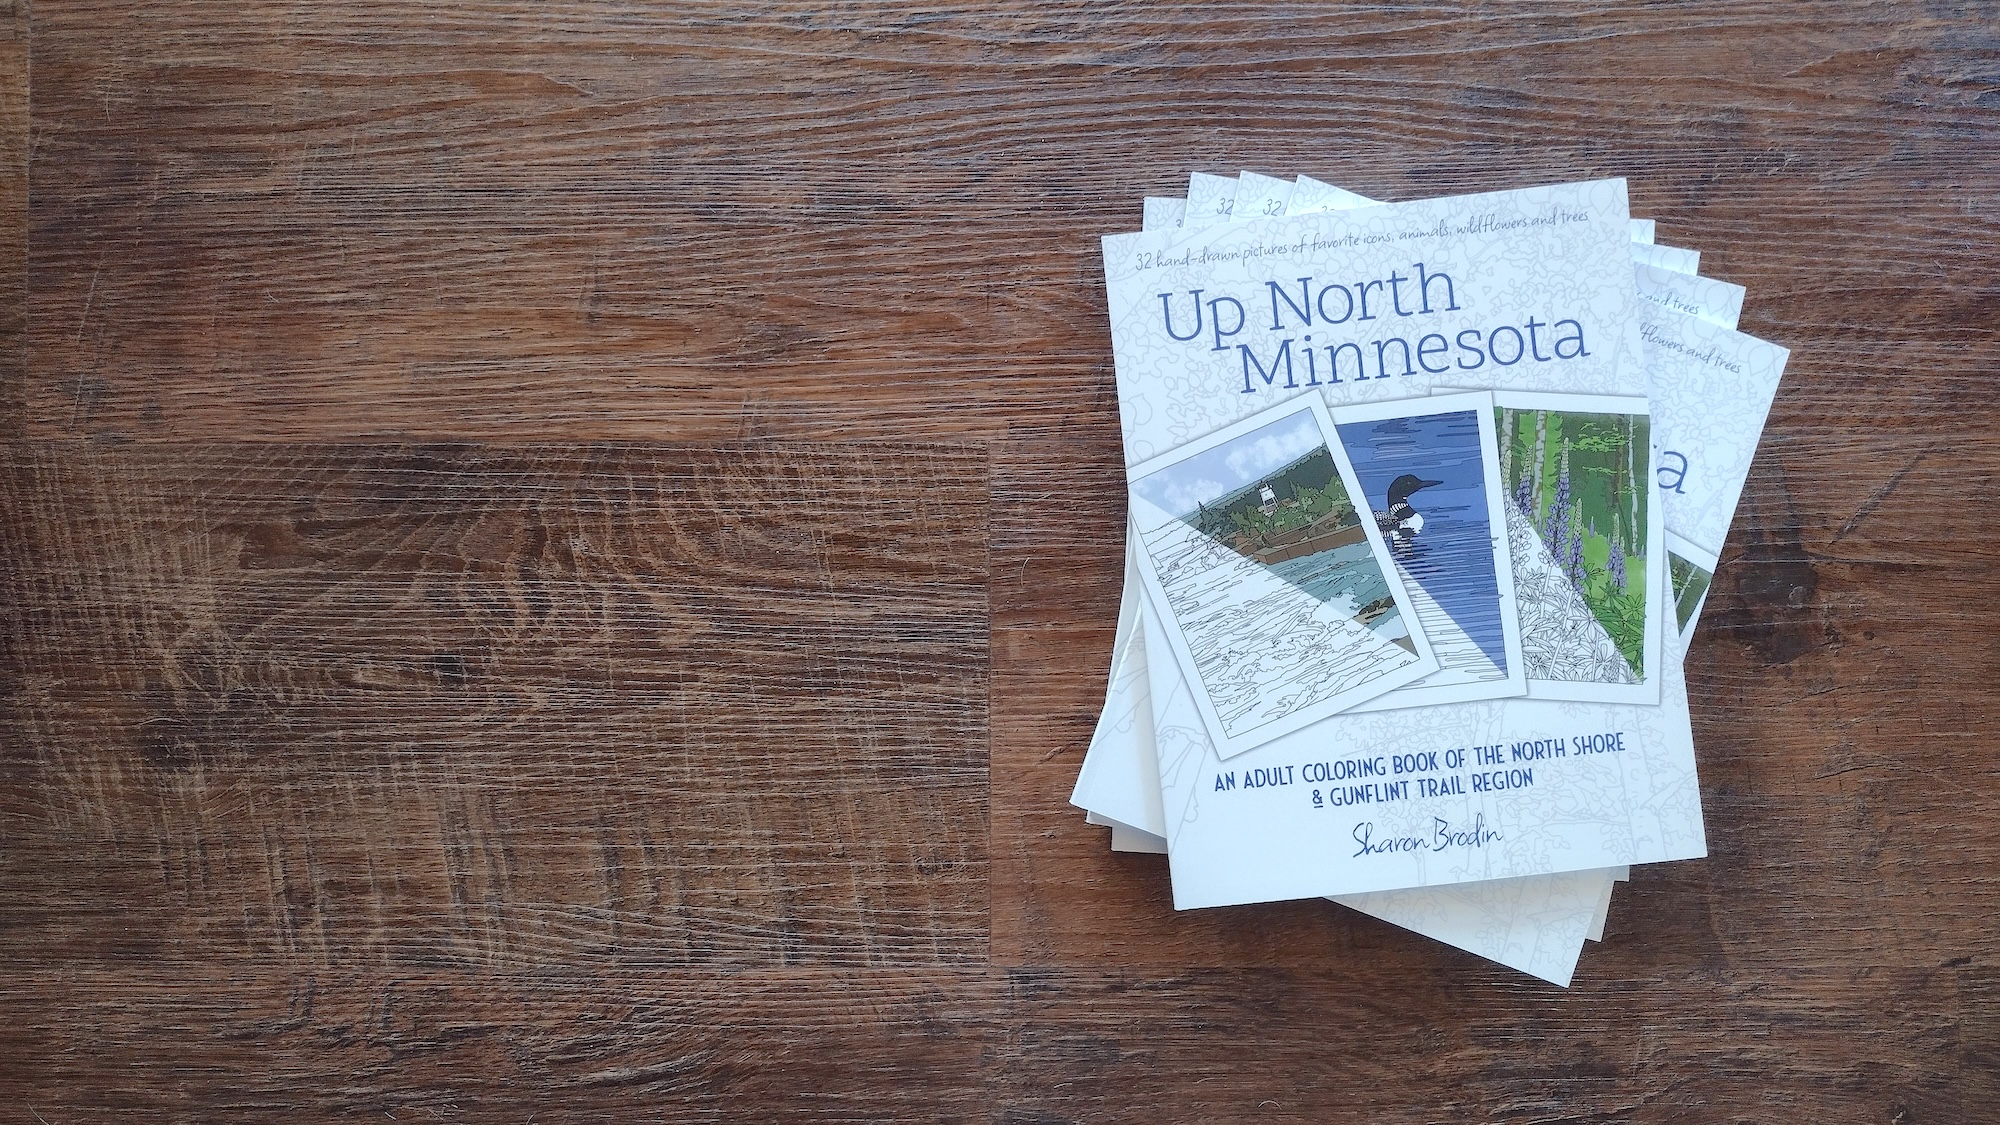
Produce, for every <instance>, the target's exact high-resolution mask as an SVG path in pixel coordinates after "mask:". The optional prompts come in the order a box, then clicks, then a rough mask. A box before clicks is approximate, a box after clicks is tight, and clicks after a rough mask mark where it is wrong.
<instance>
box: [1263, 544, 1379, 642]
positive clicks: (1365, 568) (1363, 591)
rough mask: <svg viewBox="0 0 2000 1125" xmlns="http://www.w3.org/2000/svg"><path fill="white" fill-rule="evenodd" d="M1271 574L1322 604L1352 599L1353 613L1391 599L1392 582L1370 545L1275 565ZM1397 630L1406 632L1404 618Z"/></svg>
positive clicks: (1328, 552) (1349, 605)
mask: <svg viewBox="0 0 2000 1125" xmlns="http://www.w3.org/2000/svg"><path fill="white" fill-rule="evenodd" d="M1270 571H1271V573H1272V574H1275V575H1277V576H1278V577H1280V578H1282V579H1284V580H1285V581H1286V582H1289V583H1291V584H1292V585H1293V586H1296V587H1298V588H1299V589H1301V590H1304V591H1305V592H1306V593H1308V594H1311V595H1312V596H1313V597H1315V598H1318V599H1319V600H1320V601H1323V602H1329V603H1333V604H1336V605H1338V604H1341V601H1342V599H1343V598H1346V599H1350V600H1349V601H1348V603H1347V604H1346V609H1347V612H1349V613H1353V612H1354V611H1355V610H1358V609H1360V608H1361V607H1362V606H1365V605H1367V604H1369V603H1370V602H1374V601H1379V600H1380V599H1382V598H1386V597H1388V596H1389V580H1388V579H1387V578H1385V577H1383V575H1382V568H1381V567H1379V566H1377V565H1375V555H1374V552H1372V551H1370V550H1369V549H1368V544H1366V543H1355V544H1353V545H1351V546H1347V547H1335V548H1334V549H1333V550H1331V551H1321V552H1319V553H1318V554H1313V555H1306V556H1304V557H1303V558H1296V559H1292V560H1290V561H1288V562H1281V563H1272V564H1271V566H1270ZM1392 613H1393V611H1392ZM1395 631H1396V633H1397V635H1401V633H1402V631H1403V630H1402V626H1401V622H1400V619H1399V620H1398V622H1397V627H1396V630H1395Z"/></svg>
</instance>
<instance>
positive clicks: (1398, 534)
mask: <svg viewBox="0 0 2000 1125" xmlns="http://www.w3.org/2000/svg"><path fill="white" fill-rule="evenodd" d="M1443 483H1444V482H1443V481H1440V480H1425V479H1424V478H1422V477H1420V476H1417V475H1416V474H1414V473H1404V474H1403V475H1402V476H1400V477H1397V478H1396V479H1395V480H1392V481H1390V482H1389V492H1388V494H1387V495H1386V496H1384V497H1383V499H1385V500H1387V501H1388V502H1389V510H1388V511H1386V512H1376V513H1375V526H1376V527H1379V528H1381V529H1382V537H1383V538H1384V539H1387V540H1388V541H1389V546H1390V547H1392V548H1394V549H1396V550H1398V551H1407V550H1409V549H1410V548H1411V547H1412V546H1414V545H1415V543H1416V538H1417V533H1418V532H1419V531H1422V530H1423V529H1424V514H1423V513H1422V512H1419V511H1417V510H1416V509H1415V508H1412V507H1411V506H1410V494H1411V493H1413V492H1415V491H1417V490H1418V489H1420V488H1429V487H1430V486H1431V485H1434V484H1443Z"/></svg>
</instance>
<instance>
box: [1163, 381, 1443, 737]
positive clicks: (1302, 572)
mask: <svg viewBox="0 0 2000 1125" xmlns="http://www.w3.org/2000/svg"><path fill="white" fill-rule="evenodd" d="M1129 484H1130V492H1131V512H1132V532H1131V534H1132V541H1133V542H1134V543H1136V544H1138V545H1139V548H1140V551H1139V561H1140V571H1141V574H1142V577H1143V579H1144V582H1145V586H1146V592H1147V596H1148V597H1149V598H1150V599H1151V600H1152V602H1153V605H1154V608H1155V610H1156V613H1157V616H1158V619H1159V620H1160V622H1161V623H1162V625H1163V627H1164V628H1163V631H1164V632H1165V634H1166V635H1165V636H1164V637H1162V638H1160V639H1161V640H1163V641H1164V642H1166V645H1167V647H1168V648H1169V649H1170V650H1171V651H1172V652H1173V654H1174V656H1175V659H1176V660H1177V661H1178V662H1179V664H1180V666H1181V669H1182V671H1183V672H1184V673H1185V675H1186V677H1187V680H1188V682H1189V684H1190V685H1191V687H1192V689H1193V695H1194V698H1195V702H1196V705H1197V707H1198V709H1199V710H1200V712H1201V715H1202V720H1203V725H1204V726H1205V727H1206V728H1207V730H1208V732H1209V736H1210V739H1211V741H1212V742H1213V743H1214V744H1215V748H1216V753H1217V754H1218V756H1220V757H1222V758H1229V757H1231V756H1233V755H1236V754H1240V753H1243V752H1244V751H1247V750H1252V749H1255V748H1256V747H1258V746H1261V745H1263V744H1264V743H1266V742H1269V741H1271V740H1272V739H1274V738H1277V737H1280V736H1281V735H1285V734H1289V733H1291V732H1292V731H1296V730H1299V729H1301V728H1303V727H1307V726H1310V725H1311V724H1313V723H1315V722H1318V721H1319V720H1321V719H1323V718H1326V717H1327V716H1329V715H1334V714H1338V713H1339V712H1341V711H1344V710H1346V709H1347V708H1349V707H1352V706H1354V705H1355V704H1357V703H1362V702H1366V701H1367V700H1370V699H1373V698H1375V697H1376V696H1379V695H1381V694H1383V693H1384V692H1387V691H1390V690H1392V689H1394V688H1398V687H1402V686H1403V685H1404V684H1407V683H1410V682H1411V681H1413V680H1416V679H1420V678H1421V677H1423V676H1426V675H1429V674H1430V673H1432V672H1435V671H1437V669H1438V662H1437V658H1436V657H1435V656H1434V655H1433V653H1432V650H1431V645H1430V642H1429V641H1428V640H1427V639H1426V638H1425V636H1424V634H1423V631H1422V627H1421V625H1420V624H1419V622H1418V618H1417V615H1416V613H1415V608H1414V603H1413V602H1412V600H1411V598H1410V594H1409V592H1408V590H1407V589H1406V588H1405V586H1404V583H1403V581H1402V579H1401V577H1400V575H1399V574H1398V573H1397V570H1396V567H1395V565H1394V563H1393V562H1391V561H1389V552H1388V548H1387V546H1386V544H1385V543H1384V541H1383V538H1382V533H1381V530H1380V529H1379V527H1378V526H1377V524H1376V521H1375V519H1374V514H1373V512H1372V511H1371V510H1370V509H1369V508H1368V507H1367V505H1366V503H1365V501H1364V500H1361V499H1359V498H1360V497H1361V496H1362V495H1363V494H1362V491H1361V488H1360V486H1359V485H1358V483H1357V482H1356V479H1355V475H1354V467H1353V465H1352V464H1351V463H1349V461H1348V459H1347V455H1346V452H1345V451H1344V450H1343V449H1342V447H1341V443H1340V441H1339V440H1338V439H1337V438H1336V437H1335V430H1334V427H1333V421H1332V419H1331V417H1330V416H1329V415H1328V414H1327V410H1326V405H1325V404H1324V403H1323V402H1321V401H1320V400H1319V398H1318V397H1317V396H1314V395H1307V396H1301V397H1300V398H1297V399H1293V400H1291V401H1289V402H1286V403H1284V404H1282V405H1280V406H1277V407H1274V408H1272V409H1270V410H1267V411H1263V412H1261V413H1258V414H1255V415H1253V416H1251V417H1249V418H1246V419H1244V420H1243V421H1241V422H1238V423H1236V424H1234V425H1232V426H1229V427H1227V428H1225V429H1223V430H1221V431H1218V432H1217V433H1214V434H1211V435H1209V436H1208V437H1206V438H1203V439H1201V440H1199V441H1195V442H1192V443H1190V444H1188V445H1185V446H1182V447H1181V448H1179V449H1176V450H1174V451H1172V452H1170V453H1168V454H1165V455H1164V456H1161V457H1156V458H1154V459H1152V460H1150V461H1146V462H1144V463H1141V464H1139V465H1136V466H1134V467H1133V468H1132V469H1131V471H1130V475H1129ZM1149 639H1150V636H1149Z"/></svg>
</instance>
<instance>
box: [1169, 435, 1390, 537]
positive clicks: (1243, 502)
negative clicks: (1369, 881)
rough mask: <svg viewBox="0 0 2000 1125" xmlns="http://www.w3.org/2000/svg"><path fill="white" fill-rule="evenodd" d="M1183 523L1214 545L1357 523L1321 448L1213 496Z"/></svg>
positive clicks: (1326, 529)
mask: <svg viewBox="0 0 2000 1125" xmlns="http://www.w3.org/2000/svg"><path fill="white" fill-rule="evenodd" d="M1265 488H1269V489H1271V492H1272V500H1271V501H1270V502H1268V503H1267V502H1265V501H1264V500H1263V491H1262V490H1263V489H1265ZM1186 519H1187V522H1189V523H1190V524H1192V525H1194V528H1195V530H1197V531H1200V532H1201V533H1202V534H1204V535H1207V536H1210V537H1211V538H1213V539H1215V540H1216V541H1217V542H1221V543H1237V542H1242V543H1245V544H1259V545H1261V544H1264V543H1268V542H1271V541H1273V540H1276V539H1277V538H1278V537H1280V536H1282V535H1284V534H1285V533H1286V532H1288V531H1295V530H1297V529H1299V528H1302V527H1314V530H1315V531H1330V530H1335V529H1339V528H1345V527H1351V526H1356V525H1358V524H1359V522H1360V521H1359V520H1358V519H1357V518H1356V513H1355V510H1354V502H1353V501H1352V500H1351V499H1349V498H1348V495H1347V489H1346V488H1345V487H1343V486H1342V485H1341V483H1340V473H1339V471H1338V470H1336V469H1335V468H1334V464H1333V454H1331V453H1329V452H1327V449H1326V447H1325V446H1321V447H1320V448H1318V449H1315V450H1313V451H1312V452H1311V453H1308V454H1306V455H1305V456H1304V457H1301V458H1299V459H1298V460H1296V461H1294V462H1292V463H1291V464H1289V465H1287V466H1285V467H1284V468H1282V469H1280V470H1278V471H1277V472H1276V473H1274V474H1272V475H1271V476H1269V477H1267V478H1265V479H1264V480H1262V481H1260V482H1258V483H1257V484H1254V485H1251V486H1249V487H1247V488H1240V489H1238V490H1236V491H1235V492H1232V493H1230V494H1228V495H1227V496H1219V497H1217V498H1216V499H1215V500H1213V501H1212V502H1210V503H1207V504H1204V505H1202V506H1201V507H1200V508H1199V509H1197V510H1196V511H1194V512H1190V513H1189V514H1188V515H1187V517H1186ZM1314 525H1317V526H1316V527H1315V526H1314Z"/></svg>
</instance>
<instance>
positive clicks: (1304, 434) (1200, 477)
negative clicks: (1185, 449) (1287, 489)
mask: <svg viewBox="0 0 2000 1125" xmlns="http://www.w3.org/2000/svg"><path fill="white" fill-rule="evenodd" d="M1325 444H1326V438H1325V436H1324V435H1322V434H1321V433H1320V429H1319V420H1318V418H1316V417H1315V416H1314V415H1313V412H1312V411H1311V410H1300V411H1298V412H1297V413H1295V414H1289V415H1286V416H1285V417H1283V418H1280V419H1278V420H1277V421H1274V422H1272V423H1270V424H1269V425H1265V426H1259V427H1258V428H1257V429H1254V430H1252V431H1250V432H1249V433H1247V434H1244V435H1242V436H1241V437H1238V438H1235V439H1234V440H1231V441H1227V442H1224V443H1223V444H1221V445H1218V446H1216V447H1215V448H1214V449H1208V450H1204V451H1202V452H1200V453H1197V454H1195V455H1194V456H1192V457H1190V458H1188V459H1187V460H1185V461H1182V462H1181V463H1179V464H1177V465H1172V466H1169V467H1168V468H1165V469H1161V470H1160V471H1159V472H1156V473H1152V474H1150V475H1148V476H1146V477H1143V478H1141V479H1140V480H1138V481H1136V482H1135V483H1134V484H1133V488H1134V490H1135V491H1137V492H1138V494H1139V496H1140V497H1141V498H1142V499H1144V500H1146V501H1147V502H1148V503H1150V504H1153V505H1154V506H1156V507H1158V508H1161V509H1162V510H1164V511H1165V512H1167V513H1168V514H1169V515H1173V516H1185V515H1187V514H1188V513H1189V512H1192V511H1194V510H1195V509H1196V508H1197V507H1199V506H1200V505H1202V504H1207V503H1212V502H1213V501H1214V500H1215V499H1216V498H1217V497H1221V496H1227V495H1229V494H1230V493H1233V492H1235V491H1237V490H1238V489H1242V488H1247V487H1249V486H1250V485H1253V484H1256V483H1257V482H1258V481H1260V480H1263V479H1265V478H1267V477H1269V476H1271V475H1272V474H1274V473H1276V472H1277V471H1278V470H1280V469H1282V468H1284V467H1285V466H1287V465H1290V464H1291V463H1293V462H1294V461H1297V460H1298V459H1300V458H1301V457H1304V456H1306V455H1307V454H1309V453H1311V452H1312V451H1313V450H1315V449H1318V448H1320V447H1321V446H1323V445H1325Z"/></svg>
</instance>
